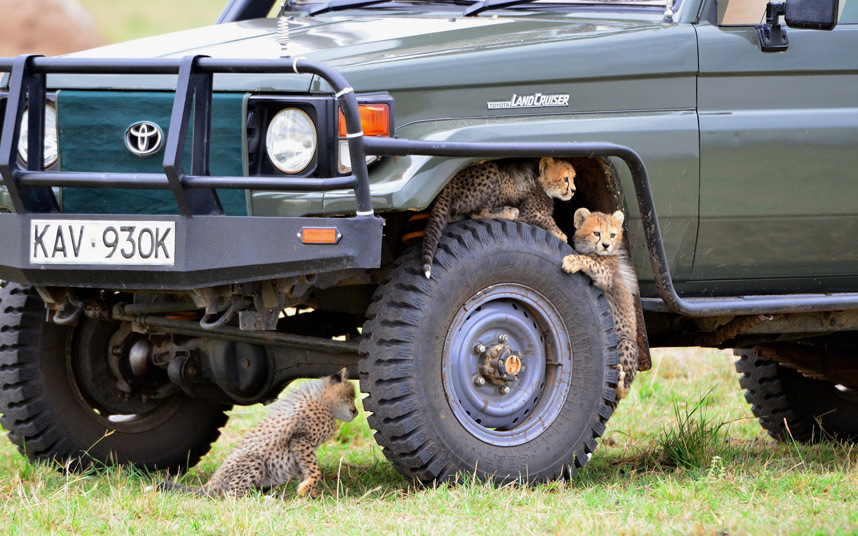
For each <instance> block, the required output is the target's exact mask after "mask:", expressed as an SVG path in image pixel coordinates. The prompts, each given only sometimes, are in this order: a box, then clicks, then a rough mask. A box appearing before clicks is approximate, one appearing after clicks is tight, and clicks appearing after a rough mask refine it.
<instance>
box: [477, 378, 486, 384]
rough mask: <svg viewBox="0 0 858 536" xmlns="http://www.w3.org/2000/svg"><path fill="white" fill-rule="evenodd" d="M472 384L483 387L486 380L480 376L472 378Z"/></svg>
mask: <svg viewBox="0 0 858 536" xmlns="http://www.w3.org/2000/svg"><path fill="white" fill-rule="evenodd" d="M474 383H475V384H477V385H485V384H486V379H485V378H483V377H482V376H474Z"/></svg>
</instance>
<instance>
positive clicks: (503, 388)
mask: <svg viewBox="0 0 858 536" xmlns="http://www.w3.org/2000/svg"><path fill="white" fill-rule="evenodd" d="M509 391H510V389H509V385H502V386H500V387H498V392H499V393H500V394H502V395H508V394H509Z"/></svg>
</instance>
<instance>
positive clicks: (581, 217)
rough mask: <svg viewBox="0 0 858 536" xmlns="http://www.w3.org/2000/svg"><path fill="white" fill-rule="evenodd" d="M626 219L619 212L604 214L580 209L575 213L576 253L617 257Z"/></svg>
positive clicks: (574, 238) (574, 240) (574, 243)
mask: <svg viewBox="0 0 858 536" xmlns="http://www.w3.org/2000/svg"><path fill="white" fill-rule="evenodd" d="M624 219H625V217H624V216H623V213H622V211H619V210H618V211H616V212H614V213H613V214H604V213H602V212H590V211H589V210H587V209H586V208H579V209H578V210H576V211H575V236H574V237H573V245H574V246H575V251H577V252H578V253H579V254H581V255H586V254H588V253H595V254H597V255H617V254H618V253H619V251H620V247H621V246H622V243H623V220H624Z"/></svg>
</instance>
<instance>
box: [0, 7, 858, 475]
mask: <svg viewBox="0 0 858 536" xmlns="http://www.w3.org/2000/svg"><path fill="white" fill-rule="evenodd" d="M856 50H858V0H840V2H838V0H786V1H785V3H783V4H776V3H769V4H767V3H766V1H765V0H677V1H676V2H674V1H673V0H667V4H666V5H665V1H664V0H623V1H620V0H615V1H610V0H586V1H585V0H533V1H527V0H318V1H315V0H313V1H308V0H289V1H287V2H286V3H285V5H282V6H281V5H280V2H279V1H277V2H275V0H231V1H230V2H229V3H228V5H227V6H226V8H225V9H224V11H223V13H222V15H221V17H220V19H219V20H218V21H217V24H216V25H215V26H212V27H209V28H201V29H197V30H191V31H185V32H180V33H176V34H172V35H167V36H161V37H155V38H148V39H141V40H138V41H134V42H130V43H124V44H118V45H113V46H109V47H104V48H99V49H95V50H92V51H88V52H83V53H78V54H74V55H71V56H67V57H62V58H46V57H40V56H20V57H17V58H4V59H0V73H2V78H0V118H2V130H0V174H2V179H3V187H2V188H0V279H2V280H3V282H2V283H0V412H2V414H3V417H2V424H3V426H4V428H6V429H7V430H8V431H9V437H10V439H11V440H12V441H13V442H14V443H15V444H17V445H18V446H19V448H20V450H21V452H22V453H24V454H25V455H26V456H28V457H29V458H30V459H32V460H53V461H57V462H59V463H61V464H63V465H66V466H69V467H72V468H82V467H86V466H88V465H89V464H91V463H93V461H94V460H98V461H100V462H105V463H110V462H114V463H131V464H135V465H139V466H142V467H146V468H149V469H170V470H179V469H182V468H186V467H187V466H188V465H189V464H190V465H193V464H195V463H196V462H197V461H198V460H199V459H200V457H201V456H202V455H203V454H205V453H206V452H207V451H208V449H209V447H210V445H211V443H212V442H213V441H214V440H215V439H216V438H217V437H218V434H219V429H220V427H222V426H223V425H224V423H225V421H226V411H227V410H228V409H229V408H230V407H232V406H233V405H235V404H240V405H246V404H254V403H258V402H265V401H269V400H271V399H273V398H275V397H276V396H277V394H278V393H279V392H280V390H281V389H282V388H283V386H284V385H286V384H287V383H288V382H290V381H291V380H293V379H295V378H301V377H313V376H320V375H324V374H329V373H332V372H335V371H336V370H338V369H339V368H340V367H342V366H347V367H348V368H349V370H350V371H351V373H352V377H354V378H358V379H359V380H360V387H361V390H362V391H363V392H365V393H366V394H367V396H366V398H365V399H364V405H365V407H366V409H367V410H368V411H370V412H371V413H372V414H371V416H370V417H369V422H370V425H371V426H372V428H373V429H375V430H376V434H375V437H376V439H377V441H378V443H379V444H380V445H381V446H382V447H383V450H384V453H385V455H386V456H387V457H388V458H389V459H390V461H391V462H392V463H393V465H394V466H395V467H396V469H397V470H398V471H400V472H401V473H402V474H403V475H405V476H407V477H409V478H414V479H416V480H419V481H423V482H431V481H434V480H446V479H451V478H455V476H456V475H457V474H459V473H461V472H469V473H474V472H475V473H476V474H477V475H478V476H482V477H483V478H493V479H495V480H496V481H498V482H505V481H511V480H526V481H544V480H550V479H556V478H562V477H568V476H571V475H574V473H575V472H576V471H577V469H578V468H579V467H581V466H583V465H584V464H585V463H586V462H587V461H588V459H589V458H590V456H591V454H592V452H593V451H594V449H595V448H596V445H597V439H598V438H599V437H600V436H601V435H602V433H603V432H604V430H605V426H606V423H607V421H608V418H609V417H610V416H611V413H612V411H613V410H614V409H615V408H616V404H617V401H616V396H615V387H616V384H617V372H616V370H615V368H614V365H615V364H616V363H617V351H616V337H615V334H614V330H613V321H612V318H611V314H610V311H609V309H608V306H607V302H606V300H605V298H604V296H603V294H602V292H601V291H600V290H599V289H597V288H596V287H595V286H593V284H592V282H591V281H590V280H589V279H588V278H587V277H586V276H584V275H582V274H574V275H569V274H566V273H564V272H563V271H562V270H561V268H560V263H561V259H562V258H563V257H564V256H565V255H567V254H570V253H572V248H571V247H570V246H569V245H567V244H566V243H563V242H562V241H561V240H559V239H558V238H556V237H555V236H553V235H551V234H549V233H547V232H545V231H543V230H542V229H539V228H536V227H533V226H530V225H527V224H524V223H522V222H519V221H510V220H496V219H465V220H463V221H459V222H455V223H452V224H450V225H448V226H447V228H446V229H445V231H444V235H443V237H442V239H441V242H440V244H439V247H438V253H437V255H436V259H435V265H434V266H435V267H434V269H433V271H432V276H431V279H427V278H426V277H425V276H424V275H423V270H422V269H421V262H420V258H419V255H418V251H417V248H419V245H420V238H421V236H422V233H423V227H424V225H425V223H426V219H427V214H428V209H429V208H430V207H431V206H432V203H433V200H434V199H435V197H436V196H437V195H438V193H439V192H440V191H441V190H442V188H444V186H445V185H446V184H447V183H448V182H449V181H450V179H451V178H452V177H453V176H454V175H456V173H457V172H459V171H460V170H462V169H464V168H466V167H468V166H471V165H475V164H479V163H481V162H485V161H488V160H500V159H507V158H534V159H535V158H539V157H545V156H552V157H560V158H567V159H569V161H570V162H571V163H572V164H573V166H574V167H575V169H576V171H577V176H576V177H575V182H576V185H577V193H576V194H575V196H574V197H573V198H572V199H571V200H570V201H556V203H555V210H554V218H555V220H556V221H557V223H558V225H559V226H560V227H561V229H563V231H564V232H565V233H566V234H567V235H569V236H571V235H572V234H573V232H574V228H573V225H572V223H573V222H572V220H573V218H572V215H573V214H574V211H575V210H576V209H577V208H579V207H587V208H589V209H591V210H600V211H607V212H611V211H615V210H623V211H624V212H625V213H626V214H627V215H628V217H627V218H626V221H627V226H628V232H627V238H628V240H627V242H628V248H629V249H630V252H631V256H632V259H633V262H634V266H635V270H636V272H637V275H638V279H639V282H640V288H641V297H640V300H639V301H638V303H637V305H638V313H639V314H638V324H639V326H640V329H639V331H640V333H641V334H642V336H641V337H640V341H639V347H640V348H641V350H642V354H641V368H644V369H645V368H646V365H647V362H648V351H649V350H648V348H649V346H678V345H684V346H685V345H698V346H711V347H719V348H736V349H737V354H738V355H739V356H740V357H739V360H738V362H737V369H738V370H739V371H740V372H741V373H742V376H741V380H740V381H741V382H742V385H743V386H744V387H745V389H747V398H748V400H749V401H750V402H751V403H752V404H753V410H754V412H755V413H756V414H757V416H758V417H759V418H760V422H761V423H762V425H763V427H764V428H765V429H766V430H767V431H768V432H769V433H770V434H772V435H773V436H775V437H778V438H782V437H784V436H785V435H787V434H791V435H792V437H794V438H796V439H798V440H802V441H813V440H817V439H820V438H824V437H826V436H835V437H839V438H843V439H847V440H848V439H851V438H855V437H858V395H856V388H858V366H856V363H858V361H855V359H856V356H858V336H856V335H858V333H857V332H858V177H856V171H855V170H856V168H858V55H856V54H855V51H856ZM820 244H825V246H824V247H823V246H822V245H820ZM497 355H515V356H517V357H518V358H519V359H520V363H521V365H522V368H521V371H520V374H519V375H518V376H517V377H502V376H501V375H498V374H497V368H498V367H497V366H496V365H497V363H494V361H493V360H496V358H497Z"/></svg>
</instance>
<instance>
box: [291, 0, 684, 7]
mask: <svg viewBox="0 0 858 536" xmlns="http://www.w3.org/2000/svg"><path fill="white" fill-rule="evenodd" d="M482 1H483V0H389V2H384V1H381V2H372V4H373V5H379V4H384V3H393V2H398V3H410V4H417V3H429V4H460V5H470V4H474V3H480V2H482ZM496 1H497V0H495V2H496ZM668 1H670V3H671V4H675V3H676V2H675V1H672V0H530V1H527V0H526V1H524V2H522V3H518V4H516V5H521V4H543V5H549V4H550V5H579V6H652V7H661V8H663V7H666V6H667V3H668ZM495 2H489V3H490V4H491V3H495ZM325 3H328V2H325V1H319V0H286V5H287V6H306V5H311V4H325ZM367 7H368V6H367Z"/></svg>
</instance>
